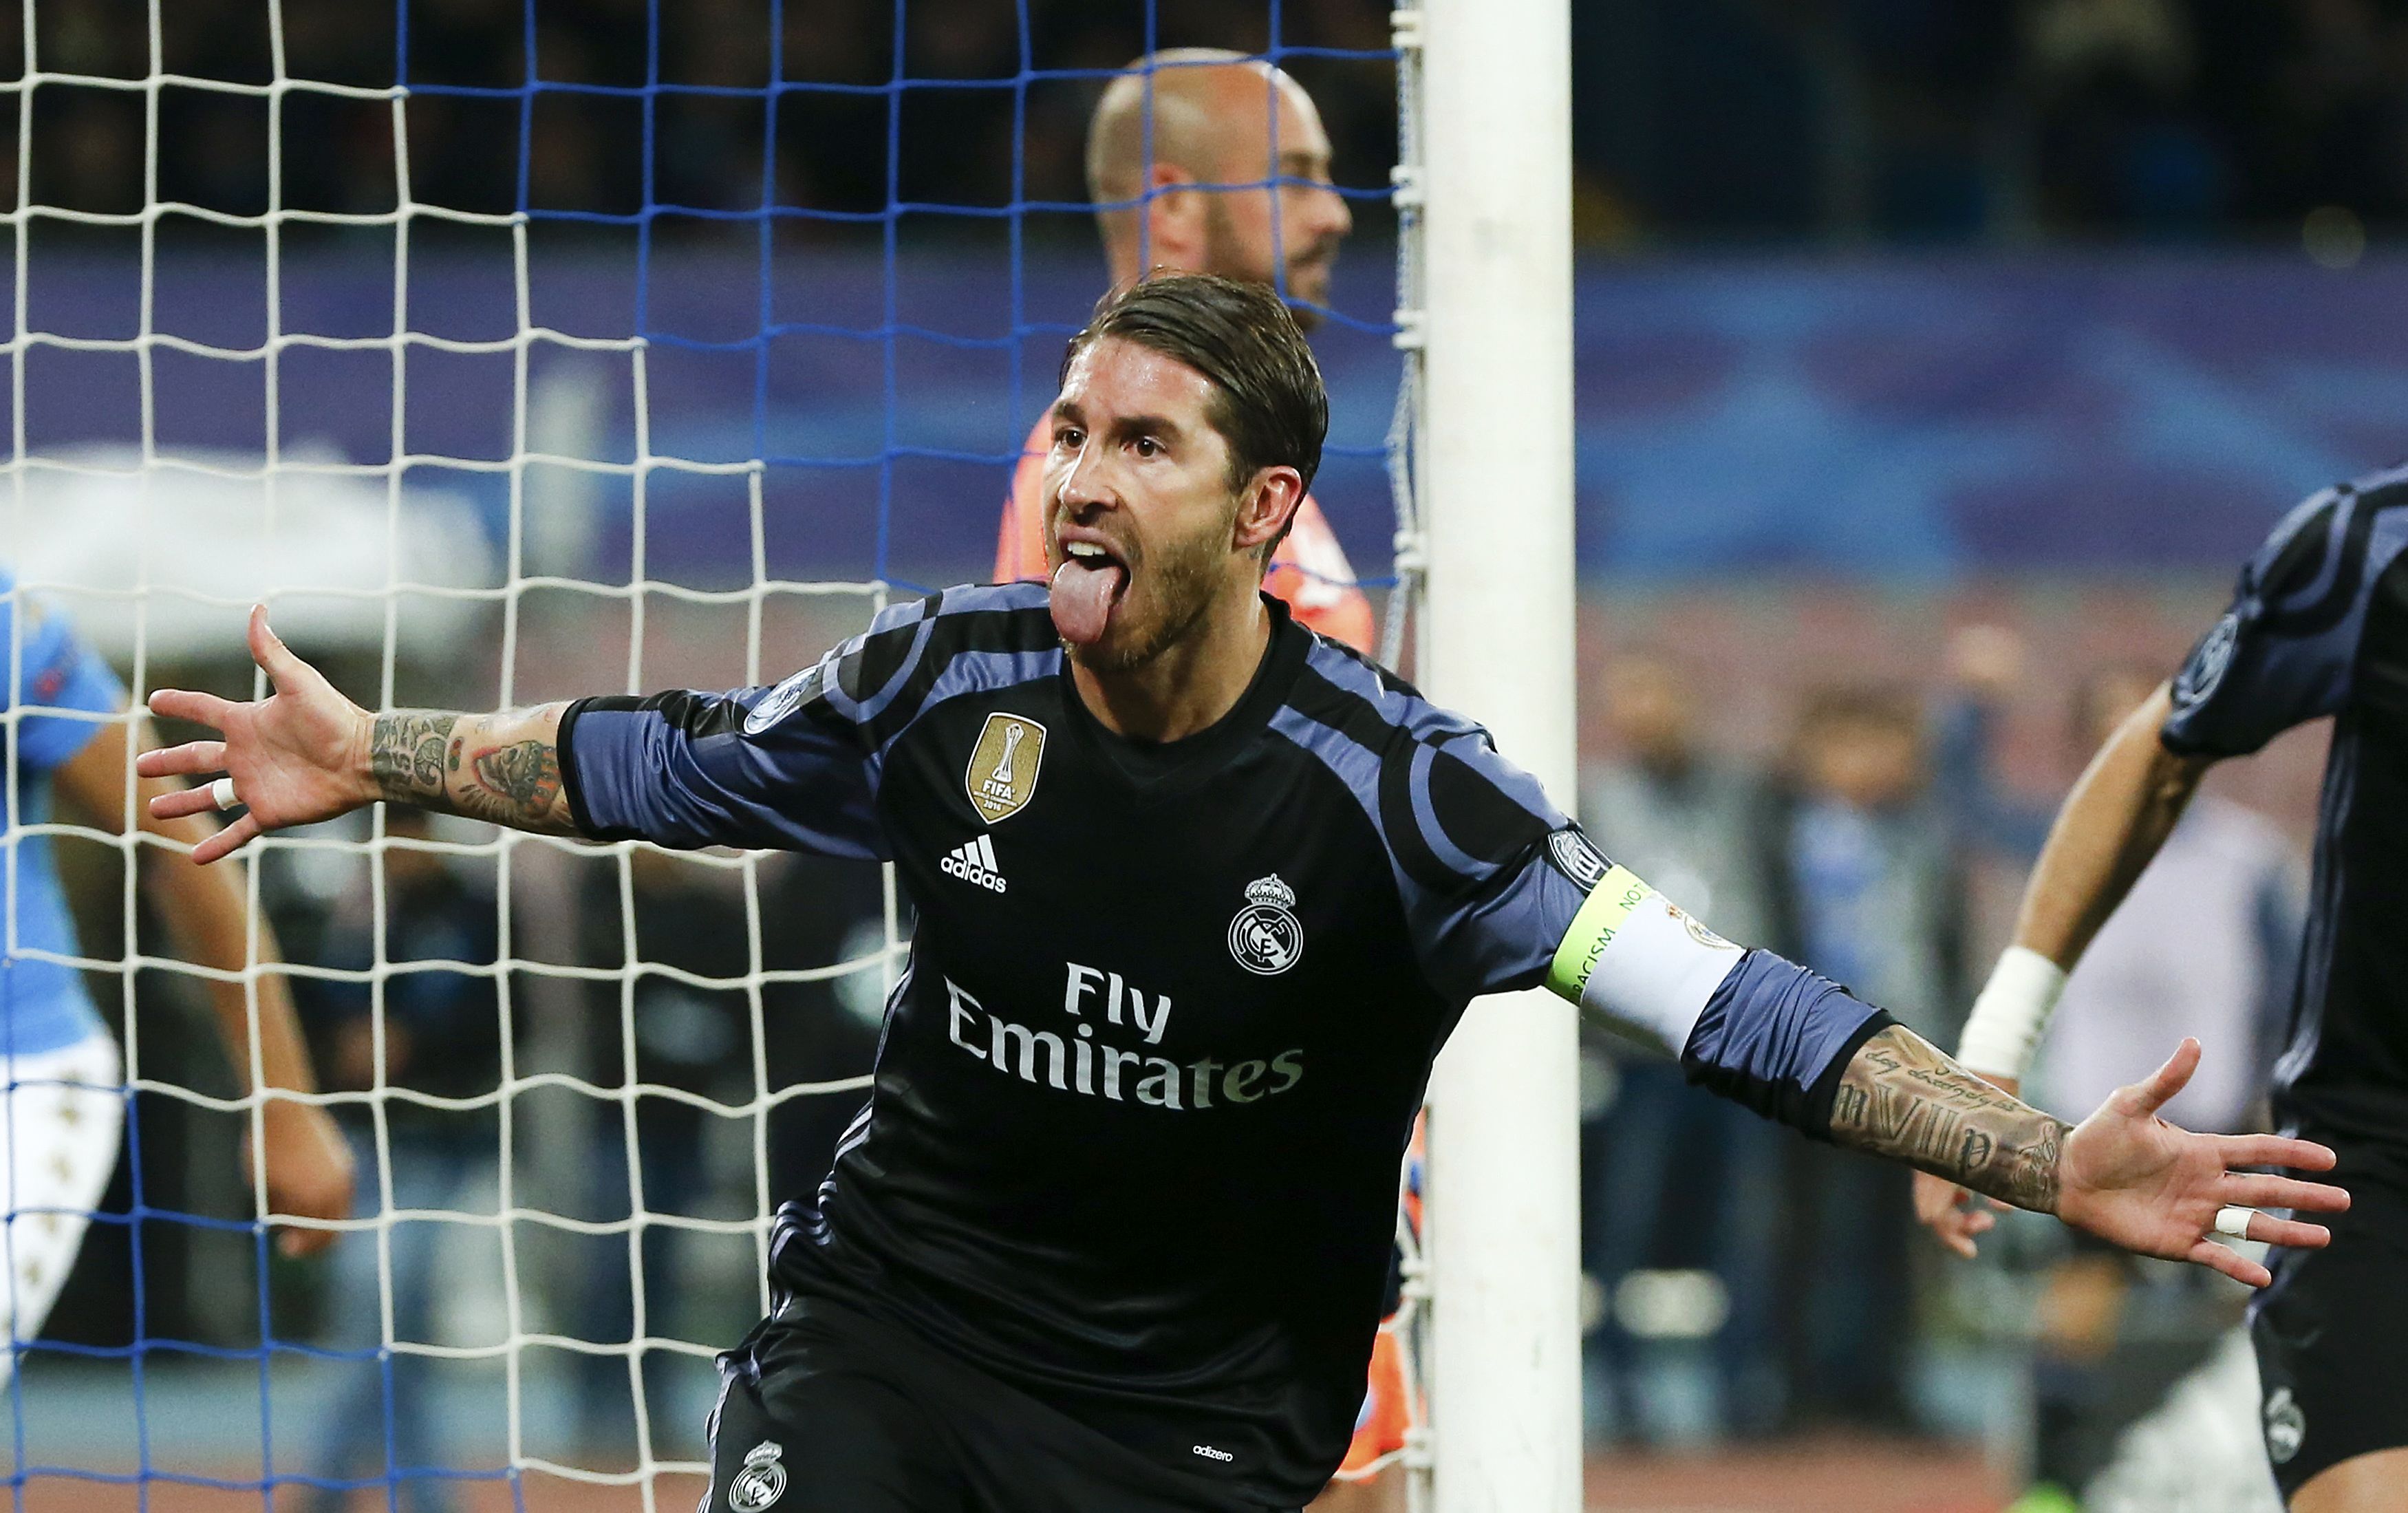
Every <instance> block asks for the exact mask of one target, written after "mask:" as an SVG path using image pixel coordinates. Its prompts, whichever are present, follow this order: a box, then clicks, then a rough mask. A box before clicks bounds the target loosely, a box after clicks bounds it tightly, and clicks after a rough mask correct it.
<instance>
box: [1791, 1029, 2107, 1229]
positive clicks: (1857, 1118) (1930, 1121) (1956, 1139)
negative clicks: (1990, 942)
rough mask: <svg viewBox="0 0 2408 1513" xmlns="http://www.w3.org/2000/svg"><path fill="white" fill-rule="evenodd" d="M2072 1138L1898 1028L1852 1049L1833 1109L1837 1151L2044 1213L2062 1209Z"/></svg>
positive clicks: (2060, 1123)
mask: <svg viewBox="0 0 2408 1513" xmlns="http://www.w3.org/2000/svg"><path fill="white" fill-rule="evenodd" d="M2070 1132H2071V1126H2070V1125H2068V1124H2066V1123H2064V1122H2063V1121H2061V1120H2058V1119H2054V1118H2051V1117H2049V1116H2047V1115H2045V1114H2043V1113H2042V1112H2041V1111H2040V1110H2038V1109H2036V1108H2033V1107H2031V1106H2030V1105H2028V1104H2027V1103H2024V1102H2021V1101H2019V1100H2017V1099H2016V1098H2014V1096H2013V1095H2012V1094H2009V1093H2005V1092H2002V1091H2000V1089H1999V1088H1994V1087H1992V1086H1990V1085H1989V1084H1988V1083H1986V1082H1984V1081H1983V1080H1982V1079H1981V1078H1979V1077H1977V1076H1975V1075H1974V1074H1972V1073H1971V1072H1968V1071H1966V1070H1965V1069H1964V1068H1963V1067H1961V1066H1958V1065H1957V1063H1956V1062H1955V1061H1953V1060H1951V1059H1948V1058H1947V1057H1946V1056H1943V1055H1942V1054H1941V1053H1940V1051H1939V1050H1938V1049H1937V1048H1935V1047H1934V1046H1933V1045H1931V1044H1930V1042H1928V1041H1926V1040H1924V1039H1923V1038H1922V1037H1920V1036H1918V1035H1916V1034H1915V1033H1914V1032H1913V1031H1912V1030H1905V1029H1903V1028H1901V1027H1899V1026H1897V1025H1892V1026H1890V1027H1889V1028H1888V1029H1886V1030H1883V1031H1882V1032H1881V1033H1880V1034H1878V1035H1875V1036H1874V1037H1873V1038H1872V1039H1871V1040H1869V1041H1867V1042H1865V1044H1864V1046H1863V1048H1862V1049H1860V1050H1858V1051H1857V1052H1856V1059H1854V1060H1852V1061H1850V1062H1849V1063H1848V1069H1847V1071H1846V1072H1845V1073H1844V1074H1842V1077H1841V1080H1840V1091H1839V1096H1838V1098H1837V1099H1836V1100H1835V1101H1834V1102H1833V1103H1832V1106H1831V1138H1832V1139H1834V1140H1836V1141H1837V1142H1839V1143H1840V1144H1841V1145H1843V1146H1854V1147H1856V1149H1858V1150H1869V1151H1871V1152H1872V1153H1873V1154H1875V1155H1877V1156H1888V1157H1891V1158H1894V1159H1896V1160H1902V1161H1904V1162H1906V1163H1907V1164H1908V1165H1910V1166H1915V1167H1920V1168H1921V1169H1922V1170H1924V1171H1927V1172H1930V1173H1933V1174H1936V1175H1939V1176H1944V1177H1946V1178H1948V1179H1949V1180H1950V1181H1952V1182H1957V1183H1961V1184H1963V1185H1964V1186H1966V1187H1969V1188H1971V1189H1973V1190H1974V1191H1976V1192H1979V1193H1985V1194H1986V1195H1988V1196H1990V1197H1993V1198H1998V1199H2001V1200H2003V1201H2005V1202H2007V1203H2013V1204H2014V1205H2015V1206H2016V1207H2018V1208H2029V1209H2034V1210H2037V1211H2038V1212H2041V1213H2043V1214H2054V1213H2056V1212H2057V1158H2058V1156H2059V1154H2060V1153H2061V1152H2062V1151H2063V1150H2064V1148H2065V1137H2066V1135H2067V1134H2069V1133H2070Z"/></svg>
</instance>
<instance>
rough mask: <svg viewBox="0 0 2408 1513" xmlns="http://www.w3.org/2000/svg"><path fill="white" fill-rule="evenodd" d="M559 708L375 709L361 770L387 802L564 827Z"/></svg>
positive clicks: (528, 826) (519, 825)
mask: <svg viewBox="0 0 2408 1513" xmlns="http://www.w3.org/2000/svg"><path fill="white" fill-rule="evenodd" d="M562 708H563V706H562V705H559V704H547V705H545V706H544V707H542V708H540V709H531V710H509V711H504V712H503V713H496V714H452V713H438V712H436V711H433V710H421V709H405V710H394V711H391V712H389V713H383V714H379V715H378V716H376V719H375V722H374V724H373V725H372V726H371V727H370V728H369V732H368V771H369V772H370V774H371V775H372V776H373V777H374V778H375V779H376V785H377V788H378V790H379V792H380V793H381V794H382V795H383V797H384V798H385V799H386V800H388V801H390V802H393V803H405V804H416V805H418V806H419V807H420V808H422V809H433V810H437V811H440V812H442V813H444V814H466V815H467V816H468V817H469V818H471V819H481V820H488V821H491V822H492V823H494V824H495V825H507V826H509V827H510V828H511V829H521V830H540V831H545V832H548V833H551V834H555V835H566V834H570V833H572V832H573V831H574V830H575V829H576V826H575V824H574V822H573V821H572V820H571V819H570V817H569V813H568V800H567V798H566V795H565V794H564V792H563V791H562V788H561V780H560V714H561V710H562Z"/></svg>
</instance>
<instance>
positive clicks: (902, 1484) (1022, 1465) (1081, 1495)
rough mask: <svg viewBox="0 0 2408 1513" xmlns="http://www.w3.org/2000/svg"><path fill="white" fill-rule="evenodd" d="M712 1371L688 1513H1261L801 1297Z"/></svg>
mask: <svg viewBox="0 0 2408 1513" xmlns="http://www.w3.org/2000/svg"><path fill="white" fill-rule="evenodd" d="M720 1372H721V1376H722V1382H721V1389H720V1398H719V1405H718V1406H717V1407H716V1408H714V1409H712V1410H711V1415H710V1495H709V1496H708V1497H706V1498H705V1499H704V1500H703V1504H702V1506H701V1508H700V1509H699V1510H698V1513H1090V1510H1093V1513H1269V1510H1266V1509H1265V1508H1264V1507H1263V1506H1262V1505H1260V1504H1257V1503H1240V1502H1232V1501H1230V1498H1229V1493H1228V1491H1227V1490H1226V1489H1225V1488H1219V1487H1214V1486H1212V1485H1211V1484H1210V1483H1208V1482H1204V1481H1201V1480H1199V1479H1197V1478H1195V1477H1185V1476H1182V1475H1181V1474H1180V1473H1178V1472H1176V1471H1173V1470H1170V1469H1169V1468H1168V1467H1166V1466H1162V1465H1158V1464H1156V1463H1154V1462H1152V1461H1149V1460H1147V1459H1145V1458H1143V1457H1142V1456H1140V1455H1139V1454H1138V1453H1137V1452H1136V1451H1135V1450H1132V1449H1129V1448H1127V1447H1125V1446H1124V1445H1122V1444H1120V1443H1119V1442H1118V1441H1116V1440H1112V1439H1110V1438H1107V1437H1106V1436H1105V1435H1103V1434H1100V1433H1098V1432H1097V1431H1096V1430H1093V1429H1090V1428H1088V1427H1087V1426H1086V1425H1085V1424H1082V1423H1081V1422H1079V1421H1078V1420H1077V1419H1071V1418H1069V1417H1068V1416H1067V1415H1065V1414H1062V1413H1060V1412H1058V1411H1056V1410H1055V1409H1054V1408H1051V1407H1048V1406H1047V1405H1044V1404H1042V1403H1039V1402H1038V1401H1036V1400H1035V1399H1034V1398H1031V1397H1029V1396H1028V1395H1027V1394H1026V1393H1025V1392H1022V1391H1018V1390H1016V1389H1014V1388H1012V1387H1011V1386H1008V1385H1006V1384H1005V1383H1003V1382H999V1381H997V1380H996V1379H995V1378H994V1377H992V1376H987V1375H986V1374H985V1373H983V1372H981V1371H976V1370H973V1369H971V1368H970V1367H968V1366H966V1365H964V1364H962V1363H961V1362H958V1361H954V1360H952V1359H950V1358H948V1357H946V1356H944V1355H942V1354H941V1353H939V1352H938V1351H937V1350H935V1349H933V1348H931V1347H928V1346H926V1345H925V1344H923V1343H922V1342H921V1341H920V1340H919V1339H918V1338H917V1337H916V1336H913V1335H911V1334H909V1333H905V1332H903V1331H901V1330H898V1329H896V1328H894V1327H892V1326H890V1325H886V1324H883V1323H882V1322H879V1321H877V1320H874V1319H870V1318H865V1317H863V1316H862V1315H860V1314H858V1313H855V1312H853V1310H850V1309H846V1308H841V1307H839V1306H836V1305H834V1304H824V1303H822V1302H820V1301H818V1300H816V1299H813V1300H810V1301H808V1302H802V1301H797V1302H791V1303H788V1304H786V1305H785V1306H784V1307H783V1308H782V1309H781V1311H780V1313H779V1314H778V1315H777V1316H776V1317H774V1318H771V1319H769V1320H768V1321H766V1322H764V1323H763V1324H762V1325H761V1326H760V1327H759V1328H757V1329H755V1330H754V1331H753V1333H752V1335H751V1336H750V1337H749V1338H747V1340H746V1341H745V1343H744V1345H742V1346H740V1347H738V1348H737V1349H735V1350H732V1351H729V1352H728V1353H727V1354H726V1355H724V1356H722V1357H721V1358H720Z"/></svg>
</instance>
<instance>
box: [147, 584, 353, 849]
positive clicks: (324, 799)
mask: <svg viewBox="0 0 2408 1513" xmlns="http://www.w3.org/2000/svg"><path fill="white" fill-rule="evenodd" d="M250 641H251V657H252V659H253V660H254V661H256V662H258V664H259V665H260V667H261V668H262V669H263V670H265V672H266V673H267V676H268V681H269V682H270V683H271V684H273V685H274V686H275V689H276V691H275V693H274V694H272V695H270V696H269V697H268V698H266V699H259V700H256V701H247V702H242V703H236V702H234V701H233V700H230V699H220V698H218V697H217V696H216V695H214V694H204V693H194V692H192V691H190V690H188V689H179V688H163V689H161V690H159V691H158V692H157V693H154V694H152V695H151V696H150V712H151V713H154V714H164V715H168V716H171V717H173V718H176V719H182V720H191V721H193V722H194V723H195V724H199V725H208V726H214V727H216V728H218V729H219V730H220V731H222V732H223V735H224V739H222V740H220V741H188V742H185V743H184V744H182V745H180V746H167V747H164V748H162V749H160V750H158V751H146V752H144V753H143V754H142V755H141V757H138V758H136V761H135V764H134V769H135V771H136V772H139V773H140V774H141V775H142V776H144V777H151V778H155V777H189V776H195V775H200V774H204V773H210V772H223V773H225V774H226V775H227V776H229V777H231V778H233V779H234V793H235V800H236V802H237V803H240V804H242V805H243V806H244V807H245V808H246V809H248V810H249V813H248V814H244V815H243V816H242V817H241V818H239V819H237V820H236V821H235V822H234V823H233V824H231V825H229V826H227V827H226V828H225V829H222V830H220V831H218V833H217V834H215V835H213V836H210V837H209V838H208V840H206V841H203V842H202V843H200V844H198V845H196V846H194V847H193V860H194V861H196V862H204V863H206V862H212V861H215V860H217V859H218V858H219V857H222V856H226V855H228V854H229V853H231V852H234V851H236V850H239V849H241V848H242V847H243V846H244V845H246V844H248V843H250V842H251V838H252V837H253V836H257V835H260V834H263V833H265V832H266V831H269V830H280V829H284V828H286V827H287V826H292V825H310V824H315V823H316V822H317V821H319V820H324V819H332V818H334V817H335V816H336V815H337V814H347V813H349V812H350V811H351V810H353V809H357V808H359V807H360V806H361V805H362V804H366V803H370V802H373V801H374V800H376V798H377V791H376V788H375V786H374V785H373V783H372V782H371V781H370V779H369V776H368V762H367V749H368V724H369V720H368V713H367V712H366V710H364V709H362V708H360V707H359V706H358V705H357V704H354V703H352V702H351V700H350V699H345V698H344V697H343V696H342V695H341V694H339V693H337V692H336V691H335V685H334V684H330V683H328V682H327V681H326V679H325V676H324V675H323V674H322V673H321V672H320V671H319V670H317V669H316V668H313V667H311V666H310V665H309V664H308V663H307V662H304V661H303V660H301V659H300V658H299V657H297V656H294V655H293V653H292V651H291V649H290V648H288V647H287V646H286V645H285V644H284V642H282V641H279V640H277V638H276V632H274V631H272V630H270V629H268V628H267V611H266V609H265V607H264V606H260V605H253V606H252V607H251V633H250ZM214 807H215V804H214V802H213V800H211V798H210V795H209V791H208V787H207V786H202V787H197V788H185V789H182V790H180V791H179V792H176V793H169V794H162V795H161V796H160V797H158V798H156V799H153V800H150V813H151V815H152V816H153V817H154V818H158V819H174V818H177V817H179V816H180V815H184V814H201V813H203V812H205V811H207V810H209V809H211V808H214Z"/></svg>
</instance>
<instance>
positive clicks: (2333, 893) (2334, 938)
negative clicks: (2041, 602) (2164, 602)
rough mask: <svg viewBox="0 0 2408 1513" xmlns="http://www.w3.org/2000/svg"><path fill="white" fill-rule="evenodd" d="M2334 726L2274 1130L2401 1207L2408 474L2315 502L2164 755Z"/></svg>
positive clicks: (2194, 682)
mask: <svg viewBox="0 0 2408 1513" xmlns="http://www.w3.org/2000/svg"><path fill="white" fill-rule="evenodd" d="M2322 715H2331V716H2332V717H2333V728H2332V754H2331V756H2330V757H2329V759H2328V762H2327V766H2326V770H2325V782H2324V797H2323V800H2322V805H2321V814H2319V816H2318V821H2317V828H2316V850H2315V884H2314V887H2313V891H2312V895H2311V904H2310V912H2309V915H2308V926H2307V935H2306V941H2305V949H2304V950H2303V951H2302V952H2301V955H2300V974H2299V983H2298V987H2297V990H2296V993H2295V996H2294V999H2293V1002H2292V1008H2291V1023H2290V1031H2289V1035H2288V1043H2287V1045H2286V1049H2285V1050H2284V1053H2283V1055H2282V1058H2281V1059H2280V1060H2278V1061H2277V1062H2276V1063H2275V1068H2274V1088H2273V1103H2274V1112H2275V1117H2276V1119H2277V1121H2278V1122H2280V1123H2282V1124H2284V1125H2286V1126H2290V1125H2298V1126H2300V1127H2301V1128H2302V1129H2306V1130H2310V1131H2315V1133H2316V1137H2317V1138H2320V1139H2323V1140H2325V1141H2326V1142H2327V1143H2329V1144H2332V1143H2339V1144H2344V1145H2349V1146H2364V1147H2365V1149H2364V1156H2363V1160H2364V1162H2367V1163H2378V1164H2380V1165H2381V1166H2382V1167H2383V1169H2384V1174H2385V1175H2386V1176H2387V1177H2388V1178H2389V1179H2390V1180H2391V1181H2392V1182H2394V1183H2396V1184H2398V1185H2400V1186H2401V1189H2403V1190H2408V468H2394V469H2391V470H2389V471H2386V472H2382V473H2376V474H2374V475H2372V476H2371V477H2368V478H2364V479H2361V480H2359V481H2358V482H2357V483H2344V484H2343V485H2341V486H2340V487H2338V488H2334V489H2330V490H2328V491H2326V492H2324V493H2322V494H2318V495H2316V496H2315V497H2312V498H2310V499H2308V500H2307V501H2305V502H2304V503H2302V504H2301V505H2300V506H2299V508H2298V509H2296V510H2294V511H2292V512H2291V513H2290V514H2289V515H2288V516H2286V518H2285V519H2284V521H2283V523H2282V524H2281V525H2280V526H2277V527H2275V530H2274V533H2273V535H2272V537H2270V538H2269V539H2268V540H2267V542H2266V544H2265V546H2264V547H2262V548H2261V549H2260V550H2259V551H2258V553H2257V555H2256V556H2255V557H2253V558H2252V559H2251V560H2250V562H2249V564H2248V566H2247V567H2246V568H2244V569H2243V571H2242V574H2241V583H2240V587H2239V589H2238V591H2237V592H2236V593H2235V595H2234V597H2233V602H2232V607H2231V608H2230V609H2229V610H2228V611H2227V612H2225V615H2224V617H2223V618H2222V619H2220V620H2218V621H2217V622H2216V624H2215V626H2214V628H2213V629H2211V630H2210V631H2209V632H2208V633H2207V635H2206V636H2205V637H2204V638H2203V639H2202V640H2201V641H2200V643H2199V646H2198V647H2197V649H2196V650H2194V651H2193V652H2192V653H2191V655H2190V658H2189V660H2188V661H2187V662H2186V663H2185V665H2184V667H2183V669H2182V670H2181V672H2180V673H2179V674H2178V675H2177V676H2176V677H2175V678H2174V680H2173V685H2172V691H2171V712H2170V713H2169V714H2168V717H2167V719H2166V721H2165V725H2164V728H2163V731H2162V735H2161V739H2162V741H2163V742H2164V743H2165V746H2166V747H2167V749H2168V750H2170V751H2171V752H2174V753H2176V754H2179V755H2184V756H2194V757H2237V756H2243V755H2246V754H2248V753H2250V752H2254V751H2256V750H2257V749H2258V748H2259V747H2261V746H2263V745H2264V744H2265V743H2266V742H2269V741H2271V740H2272V739H2273V738H2274V737H2275V736H2276V735H2279V734H2280V733H2282V732H2283V731H2285V730H2287V729H2289V728H2292V727H2293V726H2296V725H2300V724H2302V723H2304V722H2306V721H2308V720H2312V719H2315V718H2317V717H2319V716H2322Z"/></svg>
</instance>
